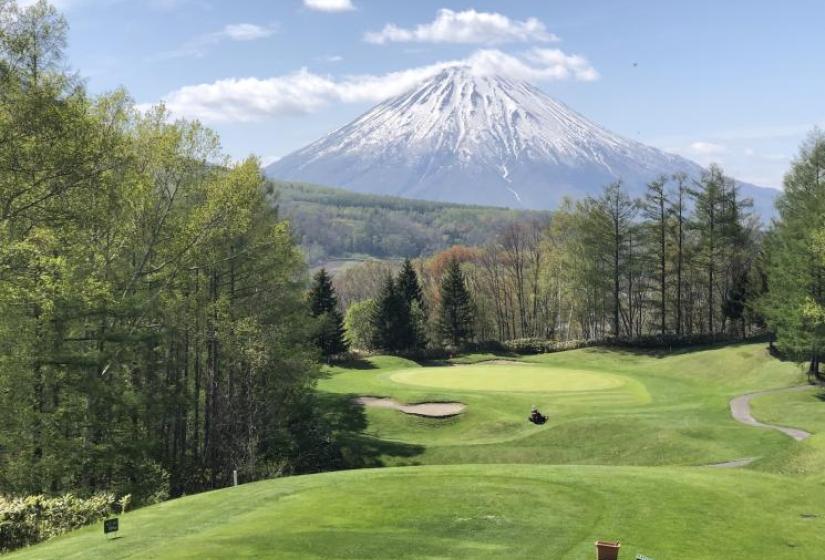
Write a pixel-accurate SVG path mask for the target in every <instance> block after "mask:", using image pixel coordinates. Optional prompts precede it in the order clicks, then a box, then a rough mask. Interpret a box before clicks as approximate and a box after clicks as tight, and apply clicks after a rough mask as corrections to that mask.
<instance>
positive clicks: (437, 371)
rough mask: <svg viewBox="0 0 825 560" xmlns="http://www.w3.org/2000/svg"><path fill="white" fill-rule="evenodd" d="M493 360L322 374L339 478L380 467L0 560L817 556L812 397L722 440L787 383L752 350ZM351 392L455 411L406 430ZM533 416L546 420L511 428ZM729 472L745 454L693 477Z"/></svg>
mask: <svg viewBox="0 0 825 560" xmlns="http://www.w3.org/2000/svg"><path fill="white" fill-rule="evenodd" d="M499 358H500V359H503V358H501V357H499ZM492 359H496V357H495V356H490V355H473V356H462V357H459V358H457V359H455V360H451V361H448V362H442V363H438V364H427V365H422V364H417V363H415V362H412V361H409V360H405V359H401V358H390V357H375V358H371V359H369V360H365V361H361V362H358V363H353V364H350V367H335V368H330V369H329V371H328V373H329V375H328V376H327V378H326V379H324V380H323V381H322V382H321V384H320V388H321V390H322V398H323V399H324V400H325V402H326V404H327V407H328V410H329V414H330V417H331V418H334V419H335V421H336V422H338V428H339V432H340V433H339V436H340V437H341V439H342V441H344V442H346V446H345V452H346V454H347V457H348V459H349V460H350V462H351V464H353V465H361V466H386V467H390V468H382V469H360V470H351V471H344V472H338V473H327V474H322V475H312V476H303V477H292V478H285V479H279V480H272V481H264V482H259V483H255V484H247V485H242V486H240V487H238V488H230V489H225V490H220V491H216V492H210V493H205V494H201V495H197V496H192V497H188V498H182V499H179V500H174V501H170V502H166V503H163V504H160V505H157V506H153V507H147V508H143V509H140V510H137V511H134V512H130V513H128V514H126V515H125V516H123V517H122V519H121V525H122V531H121V535H122V538H119V539H116V540H113V541H106V540H105V538H104V536H103V534H102V530H101V527H100V526H99V525H98V526H95V527H89V528H86V529H82V530H80V531H76V532H74V533H72V534H70V535H65V536H63V537H59V538H57V539H54V540H52V541H49V542H47V543H45V544H42V545H38V546H36V547H33V548H31V549H29V550H24V551H20V552H17V553H14V554H11V555H9V556H8V558H9V559H10V560H23V559H35V558H36V559H42V560H48V559H52V558H54V559H60V560H69V559H73V558H77V559H81V558H82V559H84V560H85V559H89V560H96V559H106V560H109V559H113V558H141V559H143V558H155V559H159V560H166V559H169V560H171V559H195V558H198V559H201V558H216V559H235V558H278V559H287V560H289V559H307V560H312V559H318V560H320V559H342V560H343V559H370V558H399V559H407V558H409V559H412V558H423V559H453V558H456V559H457V558H474V559H476V558H496V559H500V558H529V557H535V558H552V559H562V560H563V559H571V560H573V559H582V558H589V557H592V556H593V541H594V540H596V539H600V538H601V539H618V540H621V541H622V542H623V543H624V548H623V552H622V556H621V558H623V559H628V558H631V559H632V558H634V557H635V555H636V554H637V553H641V554H645V555H647V556H649V557H652V558H656V559H657V560H668V559H670V560H676V559H678V560H689V559H726V560H735V559H739V558H741V559H745V558H747V559H750V558H766V559H767V558H771V559H784V558H787V559H807V558H811V559H813V558H820V557H821V556H822V550H823V549H824V547H825V475H823V474H820V473H823V472H825V403H823V402H822V400H821V399H822V394H821V391H817V390H811V391H806V392H801V393H782V394H775V395H767V396H763V397H760V398H757V399H755V400H754V401H753V413H754V415H755V416H756V417H757V418H759V419H760V420H762V421H765V422H771V423H777V424H784V425H790V426H796V427H800V428H804V429H807V430H809V431H811V432H813V434H814V435H813V437H811V438H810V439H809V440H807V441H805V442H802V443H799V442H795V441H794V440H792V439H791V438H789V437H786V436H785V435H783V434H780V433H778V432H776V431H773V430H763V429H758V428H753V427H748V426H743V425H740V424H738V423H736V422H735V421H733V420H732V419H731V417H730V411H729V408H728V406H729V405H728V402H729V400H730V399H731V398H732V397H734V396H736V395H739V394H743V393H747V392H753V391H760V390H766V389H774V388H781V387H788V386H794V385H799V384H801V383H803V382H804V375H802V370H801V368H800V367H798V366H796V365H794V364H789V363H783V362H779V361H777V360H775V359H773V358H771V357H770V356H769V355H768V353H767V352H766V350H765V348H764V347H763V345H758V344H750V345H746V344H743V345H735V346H728V347H724V348H713V349H705V350H697V351H685V352H678V353H673V354H670V355H666V356H665V355H658V354H653V353H635V352H629V351H615V350H605V349H598V348H591V349H584V350H577V351H571V352H563V353H558V354H550V355H541V356H530V357H521V358H517V359H518V360H520V361H522V362H524V363H508V362H501V361H499V362H496V363H484V362H485V360H492ZM510 359H511V360H512V359H513V358H510ZM355 396H378V397H392V398H394V399H396V400H398V401H401V402H404V403H417V402H425V401H460V402H462V403H465V404H466V405H467V408H466V411H465V412H464V413H462V414H460V415H458V416H456V417H453V418H447V419H434V418H421V417H417V416H411V415H407V414H403V413H401V412H399V411H396V410H391V409H378V408H366V409H365V408H364V407H363V406H361V405H358V404H355V403H354V402H353V397H355ZM532 404H536V405H538V406H539V408H540V409H542V411H543V412H545V413H548V414H549V415H550V422H549V423H547V424H545V425H544V426H534V425H532V424H530V423H529V422H527V420H526V417H527V414H528V413H529V410H530V406H531V405H532ZM745 457H758V458H759V459H758V460H757V462H756V463H754V464H753V465H752V467H748V468H739V469H719V468H713V467H707V466H701V465H707V464H711V463H717V462H724V461H730V460H734V459H740V458H745ZM398 465H406V467H405V468H392V466H398Z"/></svg>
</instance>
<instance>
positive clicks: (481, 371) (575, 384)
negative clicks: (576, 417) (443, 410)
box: [391, 364, 625, 393]
mask: <svg viewBox="0 0 825 560" xmlns="http://www.w3.org/2000/svg"><path fill="white" fill-rule="evenodd" d="M391 379H392V380H393V381H395V382H396V383H403V384H407V385H418V386H421V387H431V388H435V389H455V390H461V391H502V392H515V393H531V392H532V393H553V392H560V391H604V390H607V389H615V388H618V387H621V386H622V385H624V384H625V379H623V378H622V377H621V376H618V375H612V374H609V373H594V372H587V371H580V370H571V369H560V368H554V369H550V368H542V367H536V366H535V365H534V366H529V365H488V364H478V365H468V366H463V365H460V366H453V367H433V368H424V369H421V368H419V369H412V370H405V371H399V372H398V373H394V374H393V375H392V377H391Z"/></svg>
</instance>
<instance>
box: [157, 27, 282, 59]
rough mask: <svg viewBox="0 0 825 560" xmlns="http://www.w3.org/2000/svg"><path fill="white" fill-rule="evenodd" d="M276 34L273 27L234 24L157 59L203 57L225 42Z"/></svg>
mask: <svg viewBox="0 0 825 560" xmlns="http://www.w3.org/2000/svg"><path fill="white" fill-rule="evenodd" d="M274 33H275V27H273V26H268V27H263V26H261V25H256V24H254V23H233V24H229V25H227V26H225V27H224V28H223V29H221V30H220V31H215V32H214V33H207V34H205V35H200V36H198V37H195V38H194V39H192V40H190V41H187V42H186V43H184V44H183V45H181V46H180V47H179V48H177V49H175V50H172V51H167V52H164V53H161V54H159V55H157V56H156V57H155V58H157V59H168V58H182V57H189V56H192V57H201V56H204V55H206V53H207V52H208V51H209V49H211V48H212V47H214V46H215V45H217V44H219V43H221V42H223V41H239V42H245V41H256V40H258V39H265V38H266V37H269V36H271V35H273V34H274Z"/></svg>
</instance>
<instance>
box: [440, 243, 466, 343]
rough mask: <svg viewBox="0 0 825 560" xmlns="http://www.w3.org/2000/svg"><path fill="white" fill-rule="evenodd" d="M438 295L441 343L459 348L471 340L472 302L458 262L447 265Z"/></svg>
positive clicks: (453, 260)
mask: <svg viewBox="0 0 825 560" xmlns="http://www.w3.org/2000/svg"><path fill="white" fill-rule="evenodd" d="M439 294H440V300H441V301H440V308H439V317H438V333H439V335H440V336H441V339H442V342H444V343H446V344H448V345H450V346H452V347H454V348H459V347H461V345H462V344H464V343H466V342H468V341H470V340H472V338H473V302H472V298H471V297H470V293H469V292H468V291H467V285H466V283H465V281H464V273H463V272H462V271H461V265H459V263H458V260H456V259H452V260H451V261H450V262H449V264H448V265H447V269H446V271H445V272H444V276H443V277H442V279H441V289H440V290H439Z"/></svg>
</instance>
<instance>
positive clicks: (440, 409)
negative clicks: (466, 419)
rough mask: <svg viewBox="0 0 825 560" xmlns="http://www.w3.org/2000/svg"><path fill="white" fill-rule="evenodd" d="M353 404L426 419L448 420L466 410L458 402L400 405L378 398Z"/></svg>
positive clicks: (363, 399)
mask: <svg viewBox="0 0 825 560" xmlns="http://www.w3.org/2000/svg"><path fill="white" fill-rule="evenodd" d="M355 402H356V403H358V404H361V405H364V406H375V407H378V408H391V409H393V410H398V411H400V412H403V413H404V414H414V415H415V416H426V417H427V418H449V417H450V416H456V415H458V414H461V413H462V412H464V409H465V408H467V407H466V406H465V405H464V404H463V403H460V402H430V403H418V404H401V403H400V402H398V401H397V400H395V399H387V398H378V397H358V398H357V399H355Z"/></svg>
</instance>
